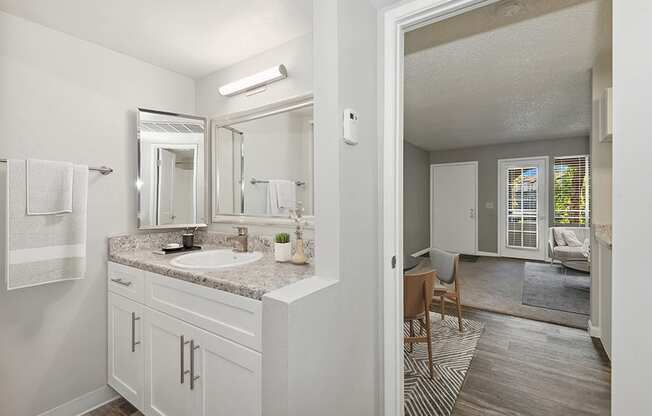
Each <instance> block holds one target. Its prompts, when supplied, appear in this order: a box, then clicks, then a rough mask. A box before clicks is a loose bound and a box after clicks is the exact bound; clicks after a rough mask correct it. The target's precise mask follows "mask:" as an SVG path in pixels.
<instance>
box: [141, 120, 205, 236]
mask: <svg viewBox="0 0 652 416" xmlns="http://www.w3.org/2000/svg"><path fill="white" fill-rule="evenodd" d="M137 125H138V135H137V138H138V179H137V181H136V187H137V189H138V228H139V229H155V228H184V227H195V226H205V225H206V218H205V216H206V209H205V205H206V201H205V196H204V189H205V187H204V184H205V160H204V159H205V152H204V149H205V143H206V120H205V119H204V118H202V117H196V116H189V115H183V114H174V113H167V112H164V111H156V110H148V109H142V108H139V109H138V122H137Z"/></svg>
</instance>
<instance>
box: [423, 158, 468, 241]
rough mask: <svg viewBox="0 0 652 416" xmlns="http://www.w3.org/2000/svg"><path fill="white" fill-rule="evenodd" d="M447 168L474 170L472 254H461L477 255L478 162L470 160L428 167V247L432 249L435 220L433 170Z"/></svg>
mask: <svg viewBox="0 0 652 416" xmlns="http://www.w3.org/2000/svg"><path fill="white" fill-rule="evenodd" d="M449 166H473V168H474V169H475V175H474V179H475V182H474V184H473V185H474V187H475V204H474V208H473V210H474V215H473V217H474V218H473V219H474V231H473V232H474V236H473V252H472V253H463V254H477V253H478V161H477V160H472V161H468V162H452V163H433V164H431V165H430V247H434V244H433V240H432V236H433V234H434V233H433V229H434V227H435V224H434V221H433V219H434V218H435V212H434V210H433V204H434V202H435V189H434V186H435V168H438V167H449Z"/></svg>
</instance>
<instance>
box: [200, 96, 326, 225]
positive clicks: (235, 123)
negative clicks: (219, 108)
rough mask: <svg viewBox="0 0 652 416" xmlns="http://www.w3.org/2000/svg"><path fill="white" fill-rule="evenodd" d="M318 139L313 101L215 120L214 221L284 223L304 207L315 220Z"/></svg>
mask: <svg viewBox="0 0 652 416" xmlns="http://www.w3.org/2000/svg"><path fill="white" fill-rule="evenodd" d="M313 141H314V137H313V105H312V99H311V98H304V99H303V100H300V101H299V102H293V103H291V104H288V103H285V104H284V105H278V106H277V107H276V108H269V107H268V108H266V109H265V110H261V111H256V112H250V113H248V114H243V115H239V116H235V117H231V118H228V119H227V118H223V119H221V120H215V122H214V132H213V141H212V145H213V147H212V152H213V161H212V166H213V221H214V222H231V221H234V220H237V221H238V222H245V223H246V222H251V223H277V224H278V223H284V222H286V221H288V222H289V219H288V216H289V210H290V209H293V208H298V207H301V208H303V214H304V216H306V217H308V218H310V217H312V216H313V206H314V202H313V193H314V185H313V184H314V182H313V164H314V154H313V153H314V143H313ZM235 217H240V218H235Z"/></svg>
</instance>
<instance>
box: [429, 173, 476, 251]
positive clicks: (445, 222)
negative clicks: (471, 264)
mask: <svg viewBox="0 0 652 416" xmlns="http://www.w3.org/2000/svg"><path fill="white" fill-rule="evenodd" d="M477 200H478V162H464V163H446V164H438V165H431V166H430V247H437V248H440V249H443V250H448V251H452V252H455V253H463V254H475V253H477V250H478V243H477V241H478V237H477V234H478V226H477V224H478V218H477V211H478V208H477Z"/></svg>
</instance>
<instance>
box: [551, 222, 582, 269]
mask: <svg viewBox="0 0 652 416" xmlns="http://www.w3.org/2000/svg"><path fill="white" fill-rule="evenodd" d="M555 229H557V230H559V231H562V230H570V231H573V232H574V233H575V236H576V237H577V239H578V240H579V241H580V242H584V241H585V240H586V239H590V235H591V231H590V230H591V229H590V228H589V227H550V229H549V230H548V255H549V256H550V262H551V263H552V262H553V261H555V260H558V261H561V262H562V264H564V265H565V266H568V267H571V268H573V269H577V270H583V271H588V270H589V256H588V253H587V250H586V248H585V247H570V246H568V245H559V244H557V241H556V240H555ZM589 241H590V240H589Z"/></svg>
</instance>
